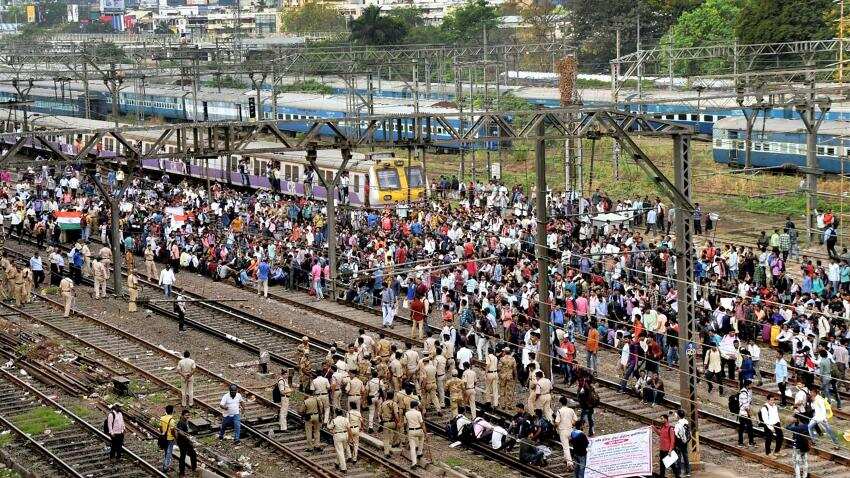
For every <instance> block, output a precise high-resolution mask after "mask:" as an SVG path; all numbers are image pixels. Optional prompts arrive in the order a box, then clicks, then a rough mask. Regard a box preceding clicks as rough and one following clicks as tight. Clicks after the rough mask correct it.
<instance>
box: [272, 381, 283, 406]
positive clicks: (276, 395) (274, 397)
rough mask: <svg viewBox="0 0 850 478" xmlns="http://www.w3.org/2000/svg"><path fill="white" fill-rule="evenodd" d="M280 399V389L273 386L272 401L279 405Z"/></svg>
mask: <svg viewBox="0 0 850 478" xmlns="http://www.w3.org/2000/svg"><path fill="white" fill-rule="evenodd" d="M281 398H282V397H281V395H280V387H278V386H277V384H275V386H274V388H272V401H273V402H274V403H280V401H281Z"/></svg>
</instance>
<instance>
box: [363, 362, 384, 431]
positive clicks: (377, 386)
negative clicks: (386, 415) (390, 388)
mask: <svg viewBox="0 0 850 478" xmlns="http://www.w3.org/2000/svg"><path fill="white" fill-rule="evenodd" d="M383 390H384V386H383V384H382V383H381V379H380V378H379V377H378V371H377V370H373V371H372V378H370V379H369V381H368V382H366V385H365V389H364V392H363V393H364V394H365V396H366V406H367V407H369V413H368V416H369V419H368V425H369V433H372V423H374V421H375V411H376V410H380V406H381V404H380V400H381V392H383ZM380 419H381V417H378V420H380Z"/></svg>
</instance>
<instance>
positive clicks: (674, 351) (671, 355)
mask: <svg viewBox="0 0 850 478" xmlns="http://www.w3.org/2000/svg"><path fill="white" fill-rule="evenodd" d="M678 361H679V347H672V346H671V347H667V365H669V366H671V367H675V366H676V363H677V362H678Z"/></svg>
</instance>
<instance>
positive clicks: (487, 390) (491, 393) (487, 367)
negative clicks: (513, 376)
mask: <svg viewBox="0 0 850 478" xmlns="http://www.w3.org/2000/svg"><path fill="white" fill-rule="evenodd" d="M484 401H485V402H489V403H490V404H491V405H492V406H493V408H499V358H498V357H496V354H495V352H494V351H493V349H492V348H490V350H488V352H487V358H486V359H485V360H484Z"/></svg>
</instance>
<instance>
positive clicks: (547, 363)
mask: <svg viewBox="0 0 850 478" xmlns="http://www.w3.org/2000/svg"><path fill="white" fill-rule="evenodd" d="M545 134H546V125H545V123H544V121H542V120H541V121H540V122H539V123H538V124H537V140H536V142H535V147H534V156H535V167H536V169H537V171H536V173H537V291H538V317H539V319H540V353H539V354H538V356H537V360H538V362H540V369H541V370H543V373H544V374H546V376H547V377H549V378H552V357H551V353H552V352H551V350H552V339H551V333H550V332H551V331H550V328H549V261H548V259H547V258H548V253H547V250H546V224H547V222H548V218H547V210H546V140H545V139H543V137H544V135H545Z"/></svg>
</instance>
